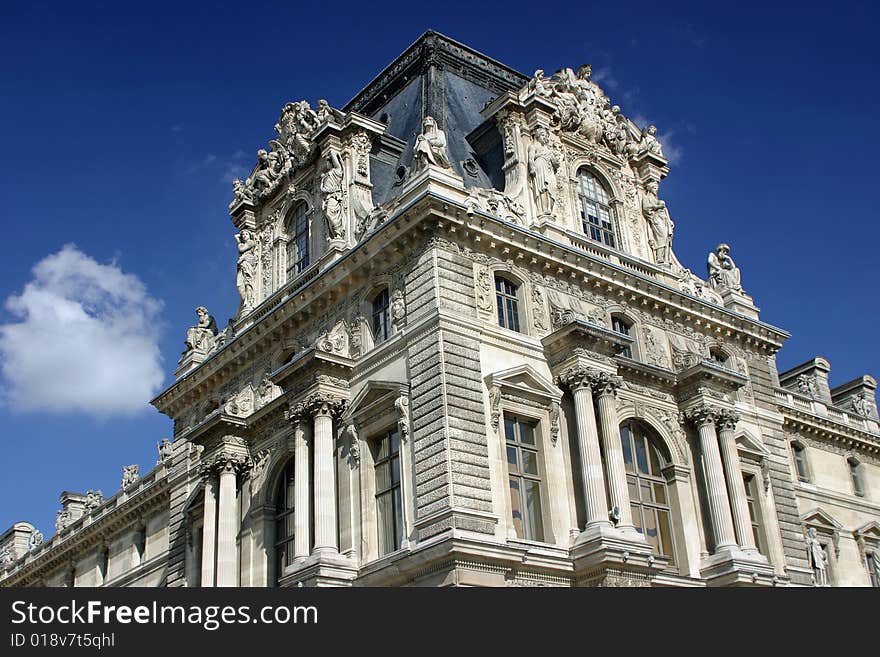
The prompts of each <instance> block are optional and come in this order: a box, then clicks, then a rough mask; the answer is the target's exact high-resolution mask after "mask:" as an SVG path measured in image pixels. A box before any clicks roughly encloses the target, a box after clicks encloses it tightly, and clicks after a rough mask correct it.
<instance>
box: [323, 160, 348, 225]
mask: <svg viewBox="0 0 880 657" xmlns="http://www.w3.org/2000/svg"><path fill="white" fill-rule="evenodd" d="M344 177H345V173H344V171H343V169H342V160H341V159H340V158H339V153H337V152H336V151H329V152H328V153H327V157H326V158H325V169H324V173H323V174H322V175H321V193H322V194H323V195H324V200H323V202H322V205H321V207H322V209H323V210H324V220H325V221H326V222H327V239H329V240H344V239H345V220H344V217H343V212H342V209H343V203H342V199H343V196H344V194H345V191H344V184H343V182H344V180H343V179H344Z"/></svg>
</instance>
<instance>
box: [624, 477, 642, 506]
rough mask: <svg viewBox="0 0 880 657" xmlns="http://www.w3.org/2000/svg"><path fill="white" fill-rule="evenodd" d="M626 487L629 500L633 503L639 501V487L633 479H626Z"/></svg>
mask: <svg viewBox="0 0 880 657" xmlns="http://www.w3.org/2000/svg"><path fill="white" fill-rule="evenodd" d="M626 486H627V488H628V489H629V499H631V500H632V501H633V502H638V501H639V485H638V484H637V483H636V480H635V478H634V477H627V478H626Z"/></svg>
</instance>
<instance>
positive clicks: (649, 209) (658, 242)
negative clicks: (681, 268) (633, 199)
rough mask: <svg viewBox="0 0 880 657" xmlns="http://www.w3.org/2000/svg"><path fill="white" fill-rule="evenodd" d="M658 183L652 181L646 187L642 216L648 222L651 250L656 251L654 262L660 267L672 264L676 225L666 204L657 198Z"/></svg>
mask: <svg viewBox="0 0 880 657" xmlns="http://www.w3.org/2000/svg"><path fill="white" fill-rule="evenodd" d="M657 189H658V185H657V181H656V180H650V181H648V183H647V184H646V185H645V192H646V193H645V194H644V195H643V196H642V215H643V216H644V217H645V220H646V221H647V222H648V227H649V228H650V229H651V230H650V235H649V237H650V243H651V248H652V249H653V250H654V260H655V262H656V263H657V264H658V265H661V266H662V265H669V264H671V263H672V233H673V231H674V229H675V225H674V224H673V223H672V219H670V218H669V212H668V211H667V209H666V202H665V201H661V200H660V199H659V198H657Z"/></svg>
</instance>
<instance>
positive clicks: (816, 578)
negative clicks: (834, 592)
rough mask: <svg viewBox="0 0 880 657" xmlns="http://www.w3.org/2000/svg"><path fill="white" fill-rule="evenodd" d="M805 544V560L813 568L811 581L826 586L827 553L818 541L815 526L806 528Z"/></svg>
mask: <svg viewBox="0 0 880 657" xmlns="http://www.w3.org/2000/svg"><path fill="white" fill-rule="evenodd" d="M806 546H807V561H808V562H809V564H810V567H811V568H812V569H813V583H814V584H815V585H816V586H828V555H827V554H825V548H823V547H822V544H821V543H820V542H819V538H818V535H817V532H816V528H815V527H810V528H809V529H808V530H807V536H806Z"/></svg>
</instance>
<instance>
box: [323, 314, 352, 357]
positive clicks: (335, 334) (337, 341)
mask: <svg viewBox="0 0 880 657" xmlns="http://www.w3.org/2000/svg"><path fill="white" fill-rule="evenodd" d="M348 344H349V340H348V327H347V326H346V325H345V321H344V320H341V319H340V320H339V321H338V322H336V324H334V326H333V328H332V329H331V330H329V331H323V332H322V333H321V335H320V336H319V337H318V340H317V342H316V343H315V348H316V349H317V350H318V351H324V352H327V353H331V354H338V355H340V356H348V355H349V350H348Z"/></svg>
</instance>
